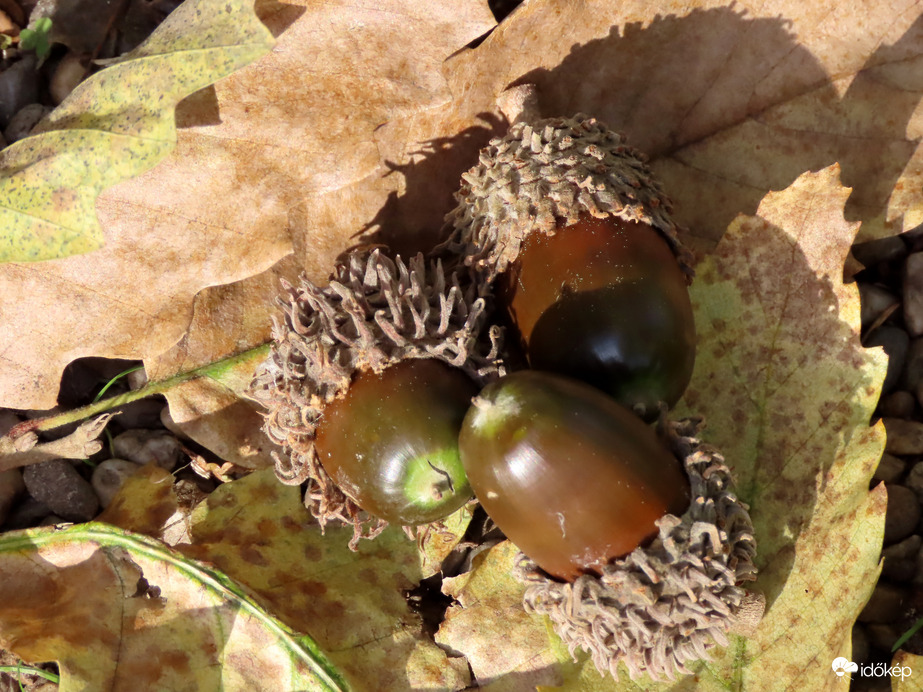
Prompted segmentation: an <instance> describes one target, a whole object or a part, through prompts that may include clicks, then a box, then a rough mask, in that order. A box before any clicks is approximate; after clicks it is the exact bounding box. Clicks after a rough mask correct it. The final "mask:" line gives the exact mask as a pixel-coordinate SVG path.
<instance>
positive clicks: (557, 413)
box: [459, 370, 689, 580]
mask: <svg viewBox="0 0 923 692" xmlns="http://www.w3.org/2000/svg"><path fill="white" fill-rule="evenodd" d="M459 447H460V450H461V458H462V463H463V464H464V466H465V471H466V472H467V474H468V479H469V481H470V483H471V487H472V488H473V489H474V492H475V495H476V496H477V498H478V500H479V501H480V502H481V504H482V505H483V506H484V509H485V510H486V511H487V513H488V514H489V515H490V517H491V518H492V519H493V520H494V521H495V522H496V524H497V526H499V527H500V530H501V531H503V533H505V534H506V536H507V537H508V538H509V539H510V540H511V541H512V542H513V543H514V544H516V545H517V546H518V547H519V549H520V550H522V551H523V552H524V553H525V554H526V555H528V556H529V557H530V558H532V560H534V561H535V562H536V563H537V564H538V565H539V566H540V567H541V568H542V569H544V570H545V571H546V572H548V573H549V574H551V575H553V576H555V577H558V578H560V579H565V580H573V579H575V578H576V577H578V576H579V575H580V574H582V573H585V572H597V571H598V570H599V568H600V567H601V566H602V565H603V564H605V563H606V562H608V561H609V560H611V559H613V558H618V557H621V556H623V555H626V554H628V553H630V552H631V551H632V550H634V549H635V548H637V547H638V546H639V545H642V544H644V543H645V542H646V541H648V540H649V539H650V538H652V537H653V536H654V535H655V534H656V533H657V527H656V526H655V524H654V522H655V521H656V520H657V519H659V518H660V517H662V516H664V515H665V514H668V513H670V514H675V515H681V514H683V513H684V512H685V511H686V509H687V506H688V503H689V480H688V478H687V477H686V474H685V472H684V471H683V469H682V467H681V465H680V462H679V461H678V460H677V459H676V458H675V457H674V456H673V454H672V453H671V452H670V451H668V450H667V449H666V447H664V446H662V445H661V443H660V441H659V440H658V439H657V436H656V435H655V433H654V431H653V430H652V429H651V428H650V427H649V426H648V425H646V424H645V423H644V422H643V421H642V420H641V419H640V418H638V417H637V416H636V415H634V414H633V413H632V412H631V411H629V410H628V409H626V408H625V407H624V406H621V405H620V404H618V403H616V402H615V401H614V400H613V399H611V398H610V397H608V396H606V395H605V394H603V393H602V392H600V391H599V390H597V389H595V388H593V387H590V386H588V385H586V384H584V383H582V382H579V381H576V380H572V379H570V378H566V377H561V376H558V375H552V374H549V373H541V372H536V371H526V370H524V371H519V372H516V373H513V374H511V375H508V376H507V377H505V378H503V379H501V380H498V381H497V382H494V383H492V384H490V385H488V386H487V387H485V388H484V389H483V390H482V391H481V393H480V394H479V395H478V396H477V398H476V399H475V401H474V404H473V405H472V407H471V409H470V410H469V411H468V415H467V416H465V421H464V424H463V426H462V430H461V434H460V436H459Z"/></svg>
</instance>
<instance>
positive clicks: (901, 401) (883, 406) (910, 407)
mask: <svg viewBox="0 0 923 692" xmlns="http://www.w3.org/2000/svg"><path fill="white" fill-rule="evenodd" d="M916 404H917V400H916V397H914V395H913V394H911V393H910V392H906V391H904V390H903V389H899V390H897V391H896V392H891V393H890V394H888V395H887V396H885V397H883V398H882V400H881V402H880V403H879V404H878V406H879V411H880V412H881V415H883V416H888V417H889V418H912V417H913V413H914V410H915V409H916Z"/></svg>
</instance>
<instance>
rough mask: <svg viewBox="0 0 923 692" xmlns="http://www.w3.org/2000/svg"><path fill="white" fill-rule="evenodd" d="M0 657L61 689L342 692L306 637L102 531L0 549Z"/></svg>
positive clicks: (220, 583) (230, 589) (51, 534)
mask: <svg viewBox="0 0 923 692" xmlns="http://www.w3.org/2000/svg"><path fill="white" fill-rule="evenodd" d="M0 575H2V579H0V645H2V646H3V647H4V648H7V649H9V650H11V651H13V652H15V653H16V654H17V655H18V656H20V657H22V658H23V659H25V660H30V661H52V660H54V661H57V662H58V665H59V666H60V669H61V678H62V689H64V688H68V686H72V687H71V688H72V689H77V688H80V689H96V690H102V689H113V690H114V689H128V688H131V689H149V690H152V689H189V688H190V687H191V688H193V689H202V690H217V689H224V690H252V689H260V688H261V687H262V685H263V683H264V682H265V681H266V680H273V681H274V689H281V690H299V691H301V690H318V691H320V690H345V689H347V686H346V683H345V681H344V680H343V679H342V677H341V676H340V675H339V673H338V671H337V670H336V669H335V668H334V667H333V665H332V664H331V663H330V661H329V660H328V659H327V658H326V657H325V656H324V655H323V654H322V653H320V651H319V650H318V649H317V646H316V644H315V643H314V642H313V641H311V639H310V638H308V637H305V636H304V635H298V634H296V633H295V632H293V631H291V630H290V629H289V628H287V627H286V626H285V625H283V624H282V623H281V622H279V621H278V620H277V619H276V618H275V617H273V616H272V615H270V614H269V613H267V612H266V611H265V610H263V608H262V607H260V605H259V604H258V603H256V602H255V601H254V600H253V599H252V598H251V597H250V596H249V595H248V594H246V593H245V592H244V591H243V590H241V589H240V588H239V587H237V586H236V585H235V584H233V583H232V582H231V581H230V580H228V579H227V577H225V576H224V575H222V574H221V573H220V572H217V571H215V570H213V569H211V568H209V567H206V566H205V565H202V564H199V563H197V562H195V561H194V560H190V559H187V558H184V557H183V556H182V555H179V554H178V553H175V552H173V551H172V550H170V549H168V548H165V547H164V546H163V545H162V544H161V543H159V542H158V541H154V540H151V539H149V538H146V537H144V536H141V535H139V534H132V533H129V532H126V531H122V530H120V529H117V528H114V527H112V526H108V525H106V524H96V523H90V524H83V525H80V526H74V527H72V528H69V529H64V530H57V529H55V528H46V529H34V530H30V531H22V532H11V533H7V534H4V535H3V536H2V537H0Z"/></svg>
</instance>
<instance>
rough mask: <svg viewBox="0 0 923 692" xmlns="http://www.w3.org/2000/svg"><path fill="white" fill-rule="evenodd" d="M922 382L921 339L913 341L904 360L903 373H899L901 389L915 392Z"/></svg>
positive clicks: (922, 342)
mask: <svg viewBox="0 0 923 692" xmlns="http://www.w3.org/2000/svg"><path fill="white" fill-rule="evenodd" d="M921 382H923V338H921V339H913V340H912V341H911V342H910V346H909V347H908V348H907V355H906V357H905V358H904V372H902V373H901V383H900V384H901V389H906V390H907V391H908V392H916V391H917V387H919V386H920V383H921Z"/></svg>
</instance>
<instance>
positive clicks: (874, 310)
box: [859, 281, 900, 329]
mask: <svg viewBox="0 0 923 692" xmlns="http://www.w3.org/2000/svg"><path fill="white" fill-rule="evenodd" d="M859 301H860V302H859V319H860V320H861V321H862V328H863V329H866V328H868V326H869V325H871V324H872V323H874V322H875V320H877V319H878V317H879V316H880V315H881V314H882V313H883V312H884V311H885V310H887V309H888V308H890V307H891V306H892V305H897V304H898V303H899V302H900V299H899V298H898V297H897V296H896V295H894V294H893V293H891V291H889V290H887V289H886V288H882V287H881V286H876V285H875V284H867V283H862V282H861V281H860V282H859Z"/></svg>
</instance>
